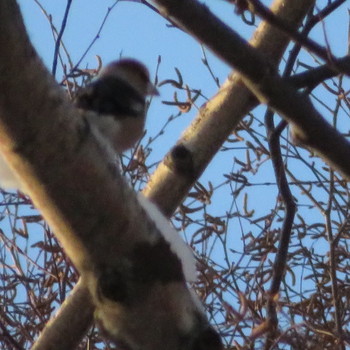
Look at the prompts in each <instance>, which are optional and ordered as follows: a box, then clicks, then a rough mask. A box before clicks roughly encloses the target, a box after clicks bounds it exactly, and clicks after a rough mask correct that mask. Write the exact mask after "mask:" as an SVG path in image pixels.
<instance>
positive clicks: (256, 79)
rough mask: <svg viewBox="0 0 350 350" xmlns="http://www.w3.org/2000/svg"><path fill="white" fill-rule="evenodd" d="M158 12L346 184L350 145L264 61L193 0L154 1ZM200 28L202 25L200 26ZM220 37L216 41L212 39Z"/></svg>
mask: <svg viewBox="0 0 350 350" xmlns="http://www.w3.org/2000/svg"><path fill="white" fill-rule="evenodd" d="M155 2H156V3H157V4H158V5H159V6H160V7H161V8H162V11H163V13H165V14H166V15H168V16H169V17H171V18H173V19H175V20H176V22H177V23H178V24H179V25H180V26H181V27H183V28H185V29H186V30H187V31H188V32H189V33H191V34H192V35H193V36H194V37H196V38H197V39H198V40H199V41H200V42H202V43H204V44H205V45H207V46H208V47H209V48H210V49H211V50H212V51H213V52H214V53H215V54H216V55H218V57H220V58H222V59H223V60H224V61H225V62H226V63H228V64H230V65H231V66H232V67H234V68H236V69H237V71H238V72H239V73H240V74H241V76H242V79H243V82H244V83H245V84H246V86H247V87H248V88H249V89H250V90H251V91H252V92H253V93H254V94H255V96H256V97H257V98H258V99H259V100H260V102H262V103H266V104H268V105H269V106H270V107H271V108H272V109H274V110H275V111H276V112H277V113H279V114H280V115H281V116H282V117H283V118H285V119H286V120H287V121H288V122H289V123H290V125H291V127H292V133H293V137H294V140H295V141H296V142H297V143H299V144H302V145H303V146H305V147H308V148H310V149H312V150H313V151H315V153H317V154H318V155H319V156H320V157H321V158H323V159H324V160H325V161H326V162H327V163H328V164H329V165H331V166H332V167H333V168H334V169H336V170H338V171H339V172H340V173H341V174H342V175H343V176H344V177H346V178H347V179H350V164H349V162H347V159H349V157H350V143H349V142H347V141H346V140H345V138H344V137H342V135H341V134H340V133H339V132H338V131H337V130H335V129H334V128H333V127H332V126H331V125H330V124H328V123H327V122H326V121H325V120H324V119H323V117H322V116H321V114H320V113H319V112H318V111H317V110H316V109H315V108H314V107H313V105H312V103H311V101H310V99H309V97H308V96H305V95H302V94H300V93H298V92H297V91H296V89H295V88H294V87H292V86H291V85H289V84H288V83H287V82H286V80H285V79H282V78H281V77H280V76H278V74H277V73H276V69H275V67H274V66H273V65H272V64H271V63H270V62H267V60H266V57H265V56H263V55H261V54H259V53H258V52H257V51H256V50H255V49H254V48H252V47H251V46H249V45H247V43H245V42H244V40H243V39H242V38H240V37H239V35H238V34H236V33H235V32H234V31H233V30H231V29H230V28H229V27H228V26H226V25H225V24H224V23H223V22H221V21H220V20H219V19H218V18H216V17H215V16H214V15H213V14H212V13H211V12H210V11H209V9H208V8H207V7H206V6H204V5H201V4H200V3H198V2H197V1H193V0H186V1H184V0H177V1H174V0H155ZM203 23H205V25H200V24H203ZM217 38H220V40H217Z"/></svg>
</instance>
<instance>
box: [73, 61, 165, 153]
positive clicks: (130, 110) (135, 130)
mask: <svg viewBox="0 0 350 350" xmlns="http://www.w3.org/2000/svg"><path fill="white" fill-rule="evenodd" d="M155 95H159V93H158V91H157V89H156V87H155V86H154V85H153V84H152V83H151V81H150V75H149V71H148V69H147V68H146V67H145V66H144V65H143V64H142V63H141V62H139V61H137V60H135V59H131V58H124V59H120V60H117V61H113V62H111V63H109V64H108V65H106V66H105V67H104V68H102V69H101V71H100V73H99V74H98V76H97V77H96V78H95V79H93V80H92V81H91V83H89V84H88V85H87V86H86V87H84V88H83V89H82V90H81V91H79V92H78V94H77V97H76V100H75V106H76V107H78V108H80V109H82V110H84V111H92V112H94V113H90V114H88V115H87V119H88V121H89V122H90V124H91V125H93V126H95V127H96V128H97V129H98V131H99V133H100V135H102V137H104V138H105V139H107V140H108V142H109V144H110V145H111V146H112V148H113V150H114V151H115V152H116V153H118V154H120V153H123V152H125V151H126V150H127V149H129V148H131V147H133V146H134V145H135V143H136V142H137V141H138V140H139V139H140V138H141V137H142V135H143V132H144V126H145V119H146V97H147V96H155Z"/></svg>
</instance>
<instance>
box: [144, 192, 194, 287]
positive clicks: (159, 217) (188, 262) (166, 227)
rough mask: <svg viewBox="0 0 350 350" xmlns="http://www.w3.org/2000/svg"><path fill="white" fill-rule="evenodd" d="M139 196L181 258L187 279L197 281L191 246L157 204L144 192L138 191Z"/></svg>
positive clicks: (172, 248)
mask: <svg viewBox="0 0 350 350" xmlns="http://www.w3.org/2000/svg"><path fill="white" fill-rule="evenodd" d="M137 198H138V201H139V203H140V204H141V206H142V207H143V208H144V209H145V211H146V212H147V214H148V215H149V217H150V218H151V219H152V220H153V222H154V224H155V225H156V227H157V228H158V230H159V231H160V232H161V233H162V235H163V237H164V239H165V240H166V241H167V242H168V243H169V244H170V249H171V250H172V251H173V252H174V253H175V254H176V255H177V256H178V258H179V259H180V261H181V263H182V270H183V273H184V275H185V279H186V281H187V282H194V281H196V279H197V270H196V262H195V259H194V255H193V252H192V250H191V248H190V247H189V246H188V245H187V244H186V243H185V242H184V241H183V240H182V238H181V237H180V235H179V233H178V232H177V231H176V230H175V229H174V228H173V227H172V226H171V224H170V223H169V221H168V219H167V218H166V217H165V216H164V215H163V214H162V213H161V212H160V210H159V209H158V208H157V206H156V205H155V204H153V203H152V202H151V201H150V200H149V199H147V198H146V197H145V196H144V195H143V194H142V193H138V195H137Z"/></svg>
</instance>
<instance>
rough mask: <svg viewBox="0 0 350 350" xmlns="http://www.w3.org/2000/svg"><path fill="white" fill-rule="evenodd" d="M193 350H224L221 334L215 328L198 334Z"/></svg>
mask: <svg viewBox="0 0 350 350" xmlns="http://www.w3.org/2000/svg"><path fill="white" fill-rule="evenodd" d="M191 350H223V346H222V342H221V339H220V337H219V334H218V333H217V332H216V331H215V330H214V329H213V328H207V329H205V330H204V331H202V332H201V333H199V334H198V336H197V338H196V339H195V340H194V342H193V344H192V349H191Z"/></svg>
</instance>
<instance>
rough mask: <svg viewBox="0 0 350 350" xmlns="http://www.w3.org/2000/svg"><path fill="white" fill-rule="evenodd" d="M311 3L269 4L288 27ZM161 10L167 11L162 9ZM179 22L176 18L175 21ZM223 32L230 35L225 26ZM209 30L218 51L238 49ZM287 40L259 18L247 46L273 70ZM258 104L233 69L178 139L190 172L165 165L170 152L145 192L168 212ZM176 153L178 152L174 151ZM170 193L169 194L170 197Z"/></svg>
mask: <svg viewBox="0 0 350 350" xmlns="http://www.w3.org/2000/svg"><path fill="white" fill-rule="evenodd" d="M313 2H314V1H313V0H308V1H303V0H297V1H291V2H287V3H286V2H285V1H284V0H276V1H275V2H274V3H273V5H272V6H271V11H272V12H273V13H274V14H275V15H276V16H278V17H279V18H281V20H284V21H288V23H289V24H290V26H291V27H293V28H295V29H296V28H298V26H299V23H300V21H301V20H302V19H303V18H304V16H305V15H306V13H307V11H308V9H309V8H310V6H311V5H312V4H313ZM157 3H158V4H167V3H168V2H166V1H165V2H164V1H158V2H157ZM176 4H177V2H176ZM176 4H175V2H174V3H172V5H174V6H175V7H176V6H177V5H176ZM181 4H182V5H183V2H182V1H180V2H179V8H181V6H182V5H181ZM186 4H187V2H186ZM195 5H196V4H195V3H193V2H191V6H192V7H191V8H192V11H193V10H194V14H195V13H196V11H197V10H196V9H194V8H193V7H195ZM185 11H186V10H185ZM163 12H164V13H165V14H167V11H166V10H164V11H163ZM206 13H208V14H210V12H209V11H207V10H206V9H204V10H203V11H202V14H201V15H202V16H205V15H206ZM179 15H180V14H179ZM184 18H185V21H187V19H188V16H187V14H184ZM193 20H194V22H193V28H194V30H195V29H196V28H198V30H199V31H200V33H205V32H208V28H209V27H208V23H207V20H205V21H203V18H202V17H200V19H198V16H197V15H195V17H193ZM208 20H210V21H211V22H210V26H212V27H213V28H216V27H218V28H219V27H220V26H221V22H220V21H219V20H218V19H217V18H213V16H212V15H211V16H210V17H208ZM177 21H178V22H180V20H178V19H177ZM225 30H228V31H229V33H231V32H230V30H229V29H227V28H226V27H225ZM215 31H216V29H215ZM207 34H208V35H209V36H210V42H211V43H212V44H213V45H215V43H218V42H219V41H220V43H218V45H220V50H222V51H224V52H226V53H227V54H228V53H232V54H233V55H234V53H235V52H236V49H235V48H234V47H233V46H231V43H229V42H227V41H226V42H225V38H223V40H221V39H220V40H217V38H218V37H217V36H216V35H218V33H217V32H215V33H214V32H213V33H212V35H211V34H210V33H207ZM205 35H206V34H205ZM229 37H231V36H229ZM237 41H238V42H242V43H243V40H242V39H240V38H238V39H237ZM203 42H204V41H203ZM288 42H289V39H288V37H287V36H286V35H285V34H284V33H282V32H281V31H280V30H278V29H276V28H274V27H272V26H271V25H269V24H268V23H266V22H262V23H261V24H260V25H259V27H258V29H257V30H256V32H255V33H254V35H253V38H252V40H251V41H250V45H251V46H252V47H254V48H255V49H254V50H256V51H257V52H260V53H262V54H264V55H265V58H266V61H267V62H269V63H270V64H271V67H275V68H274V69H276V68H277V65H278V62H279V60H280V59H281V57H282V55H283V52H284V50H285V48H286V46H287V45H288ZM241 59H242V64H244V65H245V64H246V61H249V60H250V58H249V56H246V57H243V58H241ZM257 105H258V101H257V100H256V98H255V97H254V95H253V94H252V93H251V92H250V90H249V89H248V88H246V87H245V86H244V84H243V82H242V79H241V76H240V75H239V74H237V73H233V74H232V75H231V76H230V77H229V78H228V80H227V81H226V82H225V83H224V84H223V85H222V87H221V88H220V90H219V91H218V93H217V94H216V95H215V96H214V97H213V98H212V99H211V100H210V101H209V102H208V103H206V105H205V106H204V107H202V108H201V110H200V112H199V114H198V115H197V116H196V118H195V119H194V121H193V123H192V124H191V125H190V126H189V127H188V128H187V130H185V132H184V133H183V135H182V137H181V139H180V140H178V142H177V144H178V145H180V146H181V147H184V148H186V149H187V150H188V152H189V153H190V154H191V159H192V161H193V164H192V169H193V170H192V174H188V173H186V174H185V173H183V172H182V173H180V172H175V171H174V167H169V164H173V163H176V162H177V161H178V160H177V159H174V157H173V155H174V152H173V151H172V152H170V153H169V155H168V157H167V158H166V160H165V161H164V162H162V163H161V164H160V165H159V166H158V168H157V170H156V171H155V173H154V174H153V175H152V177H151V179H150V181H149V183H148V186H147V188H146V189H145V191H144V193H145V194H146V195H147V196H149V197H150V198H152V200H153V201H155V202H156V203H162V204H161V208H162V210H163V212H164V213H165V214H166V215H168V216H171V215H172V213H173V212H174V211H175V209H176V208H177V207H178V206H179V204H180V203H181V201H182V199H183V198H184V196H185V195H186V193H187V192H188V190H189V189H190V188H191V187H192V186H193V184H194V182H195V181H196V180H197V178H198V177H199V176H200V174H201V173H202V172H203V171H204V169H205V167H206V166H207V165H208V164H209V162H210V161H211V160H212V158H213V157H214V156H215V154H216V153H217V152H218V151H219V149H220V147H221V146H222V144H223V143H224V142H225V141H226V139H227V138H228V137H229V135H230V134H231V132H232V130H234V129H235V127H236V126H237V125H238V123H239V122H240V120H242V118H243V117H244V116H245V115H246V114H247V113H248V112H249V111H250V110H251V109H253V108H254V107H255V106H257ZM175 154H178V153H177V152H175ZM169 159H173V161H169ZM175 168H176V167H175ZM169 193H171V194H172V195H171V196H169V195H168V194H169Z"/></svg>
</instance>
